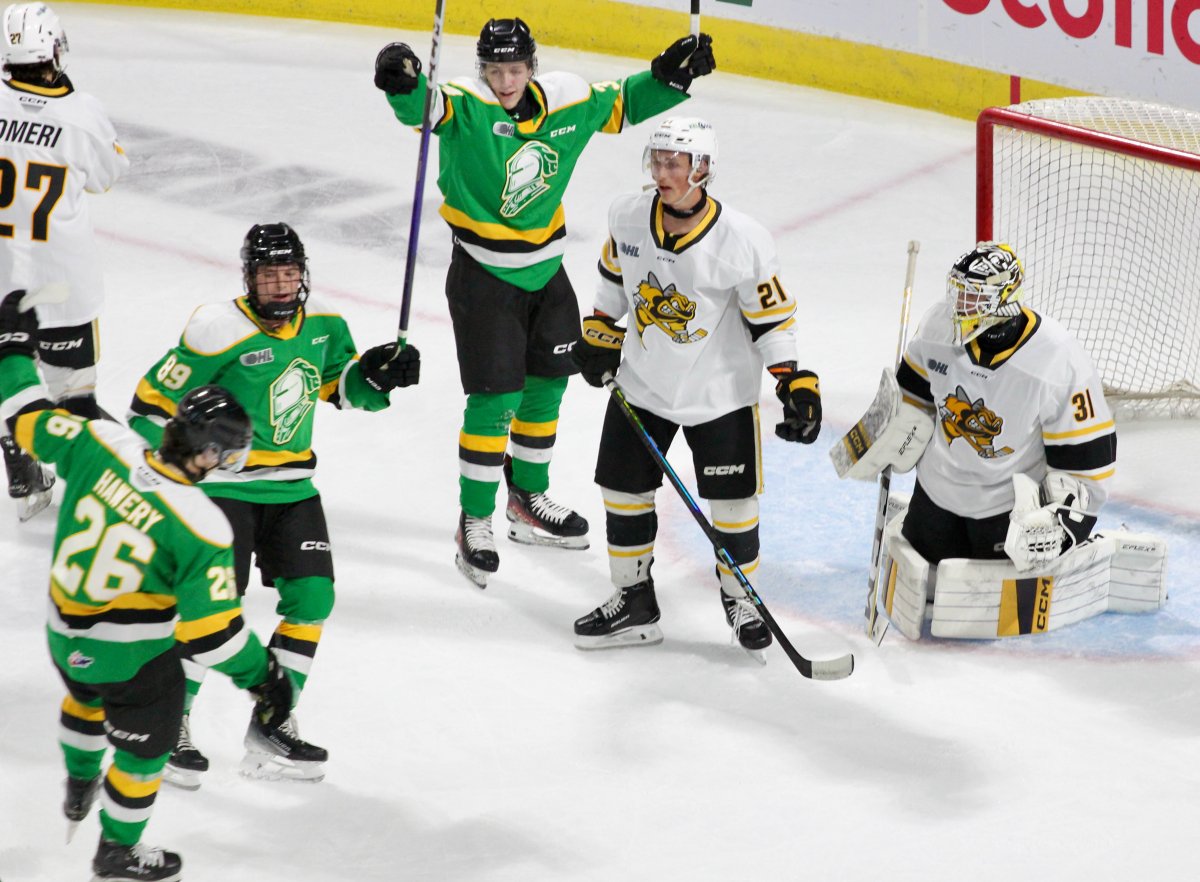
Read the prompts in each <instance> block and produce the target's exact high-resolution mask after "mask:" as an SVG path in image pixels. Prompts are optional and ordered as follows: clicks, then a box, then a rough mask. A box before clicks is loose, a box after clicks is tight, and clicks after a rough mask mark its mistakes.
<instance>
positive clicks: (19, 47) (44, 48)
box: [4, 3, 70, 73]
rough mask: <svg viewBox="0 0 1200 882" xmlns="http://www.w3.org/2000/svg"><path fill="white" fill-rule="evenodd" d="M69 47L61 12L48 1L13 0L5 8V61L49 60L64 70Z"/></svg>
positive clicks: (59, 69) (23, 62) (57, 70)
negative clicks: (18, 0)
mask: <svg viewBox="0 0 1200 882" xmlns="http://www.w3.org/2000/svg"><path fill="white" fill-rule="evenodd" d="M69 49H70V47H69V46H68V44H67V34H66V31H64V30H63V26H62V22H61V21H59V20H58V14H57V13H56V12H55V11H54V10H53V9H51V8H50V7H49V6H47V5H46V4H45V3H13V4H12V5H11V6H9V7H8V8H7V9H5V10H4V63H5V64H40V63H42V62H47V61H48V62H50V63H51V64H53V65H54V70H55V72H56V73H62V70H63V68H65V67H66V66H67V64H66V58H67V51H68V50H69Z"/></svg>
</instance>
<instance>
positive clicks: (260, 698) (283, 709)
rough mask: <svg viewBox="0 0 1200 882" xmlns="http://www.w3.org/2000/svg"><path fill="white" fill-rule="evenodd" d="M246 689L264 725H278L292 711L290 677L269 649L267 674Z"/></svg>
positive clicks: (256, 713)
mask: <svg viewBox="0 0 1200 882" xmlns="http://www.w3.org/2000/svg"><path fill="white" fill-rule="evenodd" d="M246 691H247V692H249V693H250V695H251V696H253V697H254V715H255V716H256V717H258V721H259V722H260V723H261V724H262V725H264V726H270V727H272V728H274V727H276V726H279V725H280V724H281V723H283V722H284V720H286V719H287V718H288V716H289V715H290V714H291V712H292V678H291V677H289V676H288V674H287V671H285V670H284V669H283V665H281V664H280V663H279V659H277V658H276V657H275V653H274V652H273V651H272V650H270V649H268V650H267V676H266V677H265V678H263V681H262V682H261V683H259V684H258V685H257V686H251V687H250V688H249V689H248V690H246Z"/></svg>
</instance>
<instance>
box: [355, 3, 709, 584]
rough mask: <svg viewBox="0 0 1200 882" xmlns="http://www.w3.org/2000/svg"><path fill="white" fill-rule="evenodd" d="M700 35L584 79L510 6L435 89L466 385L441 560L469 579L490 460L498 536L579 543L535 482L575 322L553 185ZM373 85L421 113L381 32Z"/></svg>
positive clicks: (670, 86) (685, 71) (664, 79)
mask: <svg viewBox="0 0 1200 882" xmlns="http://www.w3.org/2000/svg"><path fill="white" fill-rule="evenodd" d="M711 43H712V41H711V39H710V38H709V37H708V36H707V35H706V34H700V35H699V36H698V37H697V36H688V37H684V38H682V39H680V40H677V41H675V42H674V43H673V44H672V45H671V46H670V47H668V48H667V49H666V50H665V51H664V52H663V53H662V54H661V55H659V56H658V57H657V58H656V59H654V61H653V62H651V65H650V70H649V71H646V72H643V73H639V74H634V75H633V76H631V77H629V78H627V79H625V80H624V81H623V82H621V81H610V82H602V83H592V84H591V85H589V84H588V83H587V82H585V81H584V80H582V79H581V78H580V77H578V76H575V75H574V74H569V73H549V74H542V75H538V72H537V56H536V51H537V45H536V43H535V42H534V39H533V35H532V34H531V33H530V31H529V27H528V26H527V25H526V24H525V22H523V21H521V19H519V18H503V19H492V20H491V21H489V22H488V23H487V24H486V25H484V27H483V31H482V32H481V33H480V35H479V42H478V44H477V46H476V51H477V56H478V74H479V75H478V78H477V79H473V78H464V79H458V80H454V81H453V82H451V83H450V84H449V85H447V86H444V87H443V88H441V89H440V90H439V91H438V93H437V95H436V97H435V100H434V106H433V110H432V117H431V119H432V121H433V126H434V128H433V131H434V132H435V133H436V134H437V135H438V136H439V142H440V154H439V155H440V173H439V177H438V183H439V185H440V186H441V188H442V193H443V195H444V196H445V203H444V204H443V205H442V208H441V214H442V217H443V218H444V219H445V220H446V222H447V223H448V224H449V225H450V229H451V231H452V233H453V235H454V256H453V258H452V259H451V263H450V269H449V272H448V273H447V276H446V297H447V299H448V300H449V302H450V317H451V320H452V322H453V325H454V338H455V343H456V346H457V350H458V366H459V374H460V377H461V379H462V386H463V391H464V392H465V393H466V395H467V405H466V411H465V413H464V415H463V427H462V431H461V433H460V435H459V474H460V478H459V488H460V489H459V502H460V505H461V509H462V510H461V513H460V515H459V521H458V533H457V537H456V541H457V543H458V554H457V556H456V558H455V561H456V563H457V564H458V566H459V569H461V570H462V572H463V573H464V574H465V575H466V576H467V577H468V578H470V579H471V580H472V581H473V582H474V583H475V584H476V585H478V586H480V587H483V586H484V585H486V584H487V577H488V574H489V573H493V572H495V571H496V570H497V569H498V567H499V565H500V558H499V555H498V554H497V552H496V545H495V541H494V539H493V536H492V513H493V511H494V510H495V507H496V491H497V488H498V487H499V484H500V478H501V475H502V474H503V475H505V476H506V477H507V478H508V479H509V495H508V508H507V518H508V520H509V522H510V526H509V532H508V535H509V538H510V539H513V540H514V541H517V542H522V543H526V544H534V545H551V546H556V547H559V548H587V547H588V539H587V532H588V524H587V521H586V520H585V519H584V518H582V517H580V516H579V515H578V514H577V513H576V512H574V511H572V510H571V509H570V508H567V507H566V506H563V505H559V504H558V503H556V502H553V501H552V500H551V499H550V498H549V497H548V496H547V495H546V491H547V490H548V489H549V486H550V458H551V454H552V452H553V449H554V441H555V436H556V433H557V427H558V413H559V405H560V403H561V401H562V396H563V393H564V392H565V391H566V388H567V377H568V376H569V375H570V374H573V373H575V372H576V368H575V366H574V364H573V362H572V361H571V358H570V354H569V351H570V347H571V344H572V343H573V342H574V341H575V339H576V338H577V337H578V336H579V306H578V302H577V301H576V299H575V292H574V289H573V288H572V287H571V282H570V280H569V279H568V278H567V274H566V272H565V270H564V269H563V267H562V256H563V243H564V241H565V237H566V222H565V220H564V216H563V207H562V198H563V193H564V191H565V190H566V187H567V184H568V183H569V181H570V179H571V173H572V172H573V171H574V170H575V164H576V162H578V160H579V156H580V154H581V153H582V152H583V149H584V148H585V147H586V146H587V144H588V141H589V140H590V139H591V137H592V136H593V135H594V134H596V133H597V132H606V133H616V132H620V131H621V130H622V128H624V126H625V124H626V123H631V124H632V123H639V122H641V121H643V120H646V119H649V118H650V117H652V116H654V115H655V114H658V113H661V112H662V111H664V110H667V109H668V108H671V107H674V106H675V105H676V104H679V103H680V102H681V101H683V100H684V99H685V98H686V97H687V89H688V87H689V86H690V85H691V82H692V78H693V77H698V76H703V75H705V74H707V73H710V72H711V71H712V70H713V69H714V67H715V62H714V60H713V54H712V46H711ZM375 85H376V86H378V87H379V88H380V89H382V90H383V91H384V92H385V93H386V94H387V98H388V102H389V103H390V104H391V106H392V108H393V110H394V111H395V114H396V116H397V117H398V118H399V119H400V121H401V122H403V123H404V124H405V125H420V124H421V120H422V112H423V103H424V94H425V91H426V86H425V80H424V76H423V75H422V74H421V62H420V61H419V60H418V58H417V57H416V55H415V54H414V53H413V51H412V50H411V49H410V48H409V47H408V46H406V45H405V44H403V43H392V44H391V45H389V46H386V47H384V49H383V50H382V51H381V52H380V53H379V57H378V58H377V59H376V62H375ZM506 449H508V450H509V451H510V452H511V458H510V459H509V458H506V456H505V451H506Z"/></svg>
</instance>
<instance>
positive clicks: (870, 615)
mask: <svg viewBox="0 0 1200 882" xmlns="http://www.w3.org/2000/svg"><path fill="white" fill-rule="evenodd" d="M920 250H921V243H920V242H918V241H917V240H916V239H913V240H912V241H910V242H909V243H908V269H907V270H906V271H905V274H904V299H903V301H902V303H901V305H900V337H899V339H898V340H897V341H896V367H897V369H899V367H900V359H902V358H903V357H904V347H905V345H906V344H907V342H908V312H909V307H910V306H911V305H912V287H913V277H914V276H915V275H916V273H917V252H919V251H920ZM891 489H892V467H891V466H886V467H885V468H884V469H883V471H882V472H880V473H879V505H878V507H877V508H876V510H875V538H874V539H873V540H872V543H871V571H870V572H869V573H868V574H867V608H866V609H865V610H864V611H863V615H865V616H866V619H867V625H866V629H867V636H868V637H870V638H871V639H872V640H874V641H875V645H876V646H878V645H879V644H881V643H882V642H883V635H884V634H886V633H887V629H888V620H887V619H886V618H884V619H883V624H882V626H880V624H879V575H880V573H879V563H880V557H881V554H880V552H881V551H882V550H883V528H884V526H885V525H886V521H885V518H886V516H887V504H888V494H889V493H891Z"/></svg>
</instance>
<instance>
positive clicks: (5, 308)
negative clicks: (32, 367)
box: [0, 290, 38, 358]
mask: <svg viewBox="0 0 1200 882" xmlns="http://www.w3.org/2000/svg"><path fill="white" fill-rule="evenodd" d="M24 296H25V292H24V291H23V290H17V291H12V292H10V293H9V294H8V296H6V297H5V298H4V301H3V302H2V303H0V358H4V357H5V356H6V355H10V354H12V353H14V352H19V353H22V354H24V355H28V356H30V357H31V358H32V357H33V355H34V353H35V352H36V351H37V330H38V321H37V313H36V312H34V311H33V310H32V309H30V310H28V311H26V312H21V298H22V297H24Z"/></svg>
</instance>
